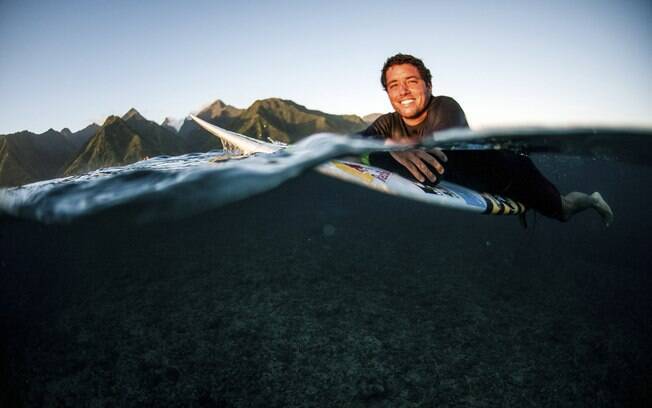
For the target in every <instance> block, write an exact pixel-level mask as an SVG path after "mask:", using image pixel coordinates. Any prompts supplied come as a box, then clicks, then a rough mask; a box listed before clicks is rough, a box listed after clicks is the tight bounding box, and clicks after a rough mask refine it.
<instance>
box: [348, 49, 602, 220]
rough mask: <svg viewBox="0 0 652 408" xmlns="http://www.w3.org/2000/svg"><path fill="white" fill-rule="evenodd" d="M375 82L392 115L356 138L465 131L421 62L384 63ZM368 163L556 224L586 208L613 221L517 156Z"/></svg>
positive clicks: (381, 156)
mask: <svg viewBox="0 0 652 408" xmlns="http://www.w3.org/2000/svg"><path fill="white" fill-rule="evenodd" d="M380 82H381V84H382V86H383V89H385V91H386V92H387V96H388V97H389V101H390V103H391V104H392V107H393V108H394V112H392V113H388V114H385V115H382V116H381V117H379V118H378V119H376V120H375V121H374V122H373V123H372V124H371V126H369V128H367V129H366V130H365V131H363V132H362V133H361V134H362V135H363V136H367V137H380V138H383V139H385V142H386V143H388V144H394V143H418V142H419V141H421V139H422V138H423V137H425V136H427V135H430V134H432V133H433V132H435V131H439V130H444V129H450V128H456V127H459V128H468V126H469V125H468V123H467V120H466V115H465V114H464V111H463V110H462V108H461V107H460V105H459V104H458V103H457V102H456V101H455V100H454V99H453V98H450V97H448V96H433V95H432V76H431V74H430V70H429V69H428V68H426V66H425V65H424V63H423V61H421V60H420V59H418V58H416V57H413V56H412V55H406V54H396V55H394V56H392V57H390V58H388V59H387V61H386V62H385V65H384V66H383V69H382V72H381V79H380ZM367 160H368V161H369V164H372V165H375V166H378V167H383V168H386V169H389V170H392V171H396V172H398V173H400V174H403V175H404V176H406V177H414V178H415V179H417V180H418V181H420V182H421V183H427V184H435V183H437V182H439V180H440V179H442V178H443V179H446V180H448V181H451V182H454V183H457V184H461V185H465V186H467V187H471V188H473V189H475V190H479V191H484V192H488V193H494V194H501V195H504V196H507V197H510V198H512V199H515V200H517V201H520V202H522V203H523V204H525V206H526V207H528V208H531V209H534V210H536V211H538V212H539V213H541V214H543V215H545V216H547V217H550V218H555V219H557V220H560V221H567V220H569V219H570V218H571V217H572V216H573V215H574V214H576V213H578V212H580V211H583V210H586V209H588V208H593V209H595V210H596V211H597V212H598V213H599V214H600V216H601V217H602V220H603V222H604V223H605V225H609V224H610V223H611V222H612V220H613V213H612V211H611V209H610V208H609V205H608V204H607V203H606V202H605V201H604V199H603V198H602V196H601V195H600V193H597V192H596V193H593V194H591V195H589V194H585V193H580V192H572V193H569V194H567V195H565V196H562V195H561V194H560V193H559V191H558V190H557V188H556V187H555V186H554V185H553V184H552V183H551V182H550V181H548V180H547V179H546V178H545V177H544V176H543V175H542V174H541V173H540V172H539V170H537V168H536V167H535V166H534V164H533V163H532V161H531V160H530V159H529V158H528V157H527V156H525V155H522V154H516V153H513V152H509V151H492V150H449V151H441V150H439V149H434V150H430V151H424V150H411V151H406V152H392V153H389V154H387V153H372V154H371V155H369V156H368V157H367ZM443 163H445V164H446V166H444V165H443Z"/></svg>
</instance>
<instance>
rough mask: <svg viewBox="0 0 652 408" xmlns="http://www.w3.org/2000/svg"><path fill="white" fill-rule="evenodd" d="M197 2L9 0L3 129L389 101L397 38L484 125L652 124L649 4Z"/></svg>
mask: <svg viewBox="0 0 652 408" xmlns="http://www.w3.org/2000/svg"><path fill="white" fill-rule="evenodd" d="M193 4H194V7H193V6H186V5H179V4H176V3H174V2H168V1H163V2H150V1H145V2H140V3H136V4H132V3H130V2H125V1H116V2H111V3H108V2H93V4H87V3H85V2H82V1H78V0H74V1H67V2H65V3H63V4H40V3H38V2H35V1H24V2H17V1H5V2H2V3H0V94H2V95H3V98H4V100H5V101H10V103H7V104H6V105H5V106H3V108H2V109H0V134H10V133H15V132H18V131H22V130H29V131H32V132H35V133H43V132H45V131H46V130H47V129H50V128H52V129H63V128H69V129H71V130H73V131H77V130H80V129H83V128H84V127H86V126H88V125H90V124H91V123H98V124H99V125H101V124H102V123H103V121H104V120H105V119H106V117H108V116H110V115H120V116H121V115H123V114H124V112H127V111H128V110H129V109H130V108H132V107H133V108H136V109H137V110H138V111H139V112H140V113H141V114H142V115H143V116H144V117H146V118H148V119H149V120H152V121H154V122H156V123H159V124H160V123H162V121H163V120H164V118H165V117H171V118H174V119H177V120H183V119H184V118H185V117H187V115H188V114H189V113H192V112H197V111H199V110H201V109H202V108H203V107H206V106H208V105H209V104H210V103H212V102H214V101H215V100H216V99H221V100H223V101H224V102H225V103H227V104H229V105H232V106H235V107H237V108H240V109H246V108H247V107H248V106H250V105H251V104H252V103H253V102H254V101H255V100H259V99H267V98H281V99H289V100H292V101H294V102H296V103H298V104H301V105H304V106H306V107H307V108H309V109H313V110H319V111H322V112H326V113H330V114H340V115H342V114H355V115H358V116H360V117H363V116H365V115H367V114H372V113H386V112H389V111H391V105H390V104H389V102H388V100H387V96H386V94H385V93H384V91H383V90H382V88H381V86H380V81H379V78H378V77H379V73H380V69H381V67H382V64H383V63H384V61H385V59H386V58H387V57H389V56H390V55H393V54H395V53H397V52H404V53H410V54H413V55H415V56H417V57H419V58H421V59H422V60H423V61H424V62H425V64H426V66H428V67H429V68H430V70H431V72H432V74H433V94H434V95H449V96H452V97H453V98H455V99H456V100H457V101H458V102H459V103H460V104H461V106H462V108H463V109H464V110H465V112H466V114H467V117H468V119H469V122H470V124H471V126H472V127H473V128H476V129H483V128H496V127H511V126H518V127H523V126H525V127H532V126H536V127H540V126H543V127H569V126H607V127H617V126H624V127H635V128H649V127H652V74H651V73H650V72H649V67H650V66H652V27H650V25H649V24H648V23H649V21H651V20H652V4H651V3H649V2H645V1H635V2H630V3H627V4H621V3H612V2H608V1H580V2H577V3H574V4H572V5H568V4H566V3H564V2H561V1H553V2H548V3H539V2H534V1H529V2H511V1H502V2H498V3H495V4H493V5H487V4H484V3H482V2H476V1H470V2H465V3H463V4H461V5H451V4H448V3H434V4H433V3H431V2H423V3H421V2H413V3H410V5H409V6H405V5H403V4H402V3H398V2H388V1H385V2H374V3H371V2H361V3H355V4H349V3H344V2H341V3H337V4H332V3H331V4H329V5H324V4H321V3H319V2H308V3H298V4H294V3H292V2H289V3H288V2H273V3H261V4H249V5H234V4H230V3H222V2H203V1H201V2H195V3H193ZM343 11H344V12H343ZM245 28H246V31H245ZM225 61H226V63H225Z"/></svg>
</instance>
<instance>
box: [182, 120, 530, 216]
mask: <svg viewBox="0 0 652 408" xmlns="http://www.w3.org/2000/svg"><path fill="white" fill-rule="evenodd" d="M190 117H191V118H192V120H193V121H195V122H196V123H197V124H198V125H199V126H201V127H202V128H203V129H204V130H206V131H207V132H209V133H210V134H212V135H214V136H216V137H218V138H219V139H220V140H222V141H223V142H226V143H227V144H228V145H231V146H235V147H237V148H238V149H239V150H240V151H241V152H242V153H244V154H253V153H274V152H277V151H279V150H283V149H286V148H287V147H288V146H287V145H284V144H276V143H268V142H264V141H262V140H258V139H254V138H251V137H248V136H245V135H241V134H239V133H235V132H232V131H229V130H226V129H222V128H221V127H219V126H216V125H213V124H212V123H209V122H206V121H205V120H203V119H200V118H198V117H196V116H194V115H190ZM315 170H317V171H318V172H320V173H322V174H325V175H327V176H330V177H334V178H337V179H340V180H343V181H347V182H350V183H354V184H358V185H360V186H363V187H366V188H369V189H372V190H376V191H380V192H382V193H386V194H391V195H395V196H399V197H404V198H408V199H411V200H416V201H420V202H423V203H427V204H431V205H437V206H441V207H448V208H453V209H457V210H462V211H468V212H473V213H478V214H489V215H518V214H522V213H524V212H525V211H526V208H525V206H524V205H523V204H521V203H519V202H517V201H515V200H512V199H510V198H507V197H502V196H499V195H496V194H489V193H481V192H477V191H475V190H472V189H470V188H467V187H464V186H460V185H457V184H454V183H450V182H447V181H441V182H439V183H438V184H437V185H436V186H430V185H426V184H423V183H420V182H418V181H416V180H415V181H413V180H408V179H407V178H405V177H402V176H400V175H398V174H396V173H393V172H391V171H388V170H385V169H381V168H378V167H374V166H369V165H365V164H362V163H358V162H356V161H353V160H331V161H329V162H327V163H324V164H321V165H319V166H317V167H316V168H315Z"/></svg>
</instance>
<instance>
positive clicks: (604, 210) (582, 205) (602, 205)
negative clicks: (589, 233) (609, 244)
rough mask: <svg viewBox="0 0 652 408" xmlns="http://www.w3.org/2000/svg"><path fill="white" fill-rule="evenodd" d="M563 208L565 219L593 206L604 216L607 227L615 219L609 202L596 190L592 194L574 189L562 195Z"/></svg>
mask: <svg viewBox="0 0 652 408" xmlns="http://www.w3.org/2000/svg"><path fill="white" fill-rule="evenodd" d="M561 208H562V214H563V218H564V221H568V220H569V219H571V217H572V216H573V215H575V214H577V213H578V212H581V211H584V210H587V209H589V208H593V209H594V210H595V211H597V212H598V214H600V217H602V222H603V223H604V225H606V226H607V227H608V226H609V225H611V223H612V222H613V220H614V213H613V212H612V211H611V208H609V204H607V202H606V201H604V198H602V195H600V193H598V192H595V193H593V194H591V195H589V194H585V193H580V192H577V191H574V192H572V193H568V194H566V195H565V196H562V197H561Z"/></svg>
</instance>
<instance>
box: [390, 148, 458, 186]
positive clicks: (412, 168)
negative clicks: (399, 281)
mask: <svg viewBox="0 0 652 408" xmlns="http://www.w3.org/2000/svg"><path fill="white" fill-rule="evenodd" d="M399 143H400V142H399ZM399 143H397V142H396V141H393V140H391V139H386V140H385V144H399ZM390 154H391V155H392V157H393V158H394V160H396V161H397V162H399V163H400V164H401V165H402V166H403V167H405V168H406V169H408V171H409V172H410V173H411V174H412V176H414V178H415V179H417V180H419V181H420V182H422V183H423V182H424V181H426V178H427V179H428V180H430V182H432V183H434V182H436V181H437V178H438V177H439V176H441V175H442V174H444V166H442V165H441V163H440V161H442V162H444V163H446V162H447V161H448V158H447V157H446V155H445V154H444V152H442V151H441V149H432V150H429V151H424V150H409V151H406V152H390ZM427 164H430V166H432V168H434V169H435V170H436V171H437V174H433V172H432V171H431V170H430V168H428V166H427Z"/></svg>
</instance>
